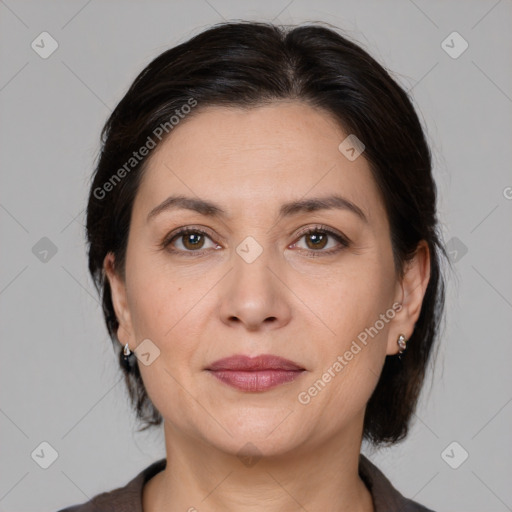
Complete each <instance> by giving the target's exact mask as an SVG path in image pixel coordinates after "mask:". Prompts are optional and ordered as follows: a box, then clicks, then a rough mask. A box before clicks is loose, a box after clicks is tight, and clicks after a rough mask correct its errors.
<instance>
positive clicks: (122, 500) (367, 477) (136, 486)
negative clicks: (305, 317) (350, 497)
mask: <svg viewBox="0 0 512 512" xmlns="http://www.w3.org/2000/svg"><path fill="white" fill-rule="evenodd" d="M166 464H167V460H166V459H160V460H158V461H156V462H153V463H152V464H151V465H149V466H148V467H147V468H146V469H143V470H142V471H141V472H140V473H139V474H138V475H137V476H136V477H135V478H133V479H132V480H130V482H128V483H127V484H126V485H125V486H124V487H119V488H118V489H114V490H113V491H110V492H104V493H101V494H98V495H97V496H95V497H94V498H92V499H91V500H89V501H88V502H85V503H82V504H79V505H74V506H72V507H67V508H65V509H62V510H59V511H58V512H143V510H142V489H143V487H144V484H145V483H146V482H147V481H148V480H149V479H150V478H152V477H153V476H154V475H156V474H157V473H159V472H160V471H162V470H164V469H165V466H166ZM359 475H360V476H361V478H362V480H363V481H364V482H365V484H366V485H367V487H368V489H369V490H370V493H371V495H372V499H373V506H374V508H375V512H433V511H432V510H431V509H428V508H426V507H424V506H423V505H420V504H419V503H416V502H415V501H411V500H409V499H407V498H404V497H403V496H402V495H401V494H400V493H399V492H398V491H397V490H396V489H395V488H394V487H393V486H392V485H391V482H390V481H389V480H388V479H387V478H386V477H385V476H384V474H383V473H382V472H381V471H380V470H379V468H377V466H375V465H374V464H372V463H371V462H370V461H369V460H368V459H367V458H366V457H365V456H364V455H363V454H361V455H360V457H359Z"/></svg>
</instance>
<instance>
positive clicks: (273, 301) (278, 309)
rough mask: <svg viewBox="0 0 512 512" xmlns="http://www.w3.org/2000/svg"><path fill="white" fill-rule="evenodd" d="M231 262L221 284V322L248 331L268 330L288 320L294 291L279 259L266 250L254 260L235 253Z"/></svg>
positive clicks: (284, 323)
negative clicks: (287, 282) (287, 280)
mask: <svg viewBox="0 0 512 512" xmlns="http://www.w3.org/2000/svg"><path fill="white" fill-rule="evenodd" d="M232 265H233V269H232V270H231V272H229V273H228V275H227V276H226V278H225V279H224V280H223V281H222V284H221V290H220V294H221V305H220V315H221V320H222V322H223V323H225V324H226V325H228V326H230V327H238V328H240V329H245V330H247V331H259V330H265V331H269V330H274V329H278V328H281V327H284V326H285V325H286V324H287V323H289V321H290V319H291V304H290V302H289V301H290V295H292V294H291V292H290V290H289V289H288V288H287V286H286V284H285V282H286V279H285V276H284V270H283V266H282V265H280V261H279V260H278V259H277V258H274V259H272V258H271V256H270V251H266V250H263V252H262V253H261V254H260V255H259V256H258V257H257V258H256V259H255V260H254V261H251V260H250V259H249V260H246V259H244V258H243V257H242V256H240V255H239V254H238V253H236V254H234V255H233V259H232Z"/></svg>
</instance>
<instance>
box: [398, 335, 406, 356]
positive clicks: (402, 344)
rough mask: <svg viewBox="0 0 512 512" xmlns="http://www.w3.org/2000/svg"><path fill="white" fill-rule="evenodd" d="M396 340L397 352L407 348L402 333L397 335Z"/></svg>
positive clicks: (401, 352) (400, 352)
mask: <svg viewBox="0 0 512 512" xmlns="http://www.w3.org/2000/svg"><path fill="white" fill-rule="evenodd" d="M396 342H397V344H398V346H399V347H400V349H399V351H398V353H399V354H403V353H404V351H405V349H406V348H407V340H406V339H405V336H404V335H403V334H400V335H399V336H398V339H397V340H396ZM399 357H400V356H399Z"/></svg>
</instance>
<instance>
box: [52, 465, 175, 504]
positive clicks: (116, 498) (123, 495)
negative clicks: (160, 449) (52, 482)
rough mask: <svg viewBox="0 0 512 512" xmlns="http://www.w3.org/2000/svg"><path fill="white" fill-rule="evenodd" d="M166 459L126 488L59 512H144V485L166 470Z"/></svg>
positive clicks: (103, 494)
mask: <svg viewBox="0 0 512 512" xmlns="http://www.w3.org/2000/svg"><path fill="white" fill-rule="evenodd" d="M165 466H166V459H160V460H158V461H156V462H153V463H152V464H150V465H149V466H148V467H146V468H145V469H143V470H142V471H141V472H140V473H139V474H138V475H137V476H135V477H134V478H133V479H132V480H130V481H129V482H128V483H127V484H126V485H125V486H123V487H118V488H117V489H114V490H112V491H108V492H102V493H101V494H97V495H96V496H94V497H93V498H91V499H89V500H88V501H86V502H84V503H80V504H77V505H72V506H70V507H66V508H64V509H61V510H59V511H58V512H142V490H143V488H144V484H145V483H146V482H147V481H148V480H149V479H150V478H152V477H153V476H154V475H156V474H157V473H158V472H159V471H162V470H163V469H165Z"/></svg>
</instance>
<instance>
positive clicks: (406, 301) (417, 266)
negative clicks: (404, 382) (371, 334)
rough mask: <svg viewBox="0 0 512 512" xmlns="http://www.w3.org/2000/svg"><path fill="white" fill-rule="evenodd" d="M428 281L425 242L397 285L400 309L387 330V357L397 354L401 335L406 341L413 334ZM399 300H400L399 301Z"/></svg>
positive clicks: (421, 244)
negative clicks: (398, 340)
mask: <svg viewBox="0 0 512 512" xmlns="http://www.w3.org/2000/svg"><path fill="white" fill-rule="evenodd" d="M429 280H430V251H429V248H428V244H427V242H426V241H425V240H421V241H420V242H419V243H418V247H417V248H416V252H415V254H414V256H413V258H412V259H411V260H410V261H409V262H408V263H407V264H406V268H405V272H404V276H403V278H402V280H401V281H399V282H398V283H397V295H396V297H397V302H398V303H401V304H402V308H401V309H400V310H399V311H398V312H397V313H396V315H395V317H394V318H393V321H392V327H391V328H390V330H389V338H388V346H387V352H386V354H387V355H394V354H397V353H398V350H399V347H398V344H397V339H398V336H399V335H400V334H403V335H404V336H405V338H406V339H407V340H408V339H409V338H410V337H411V336H412V333H413V332H414V325H415V324H416V321H417V320H418V318H419V316H420V312H421V305H422V304H423V297H424V296H425V291H426V290H427V285H428V282H429ZM400 298H401V300H400Z"/></svg>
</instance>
